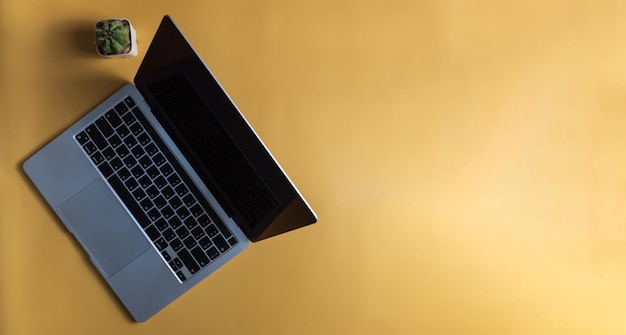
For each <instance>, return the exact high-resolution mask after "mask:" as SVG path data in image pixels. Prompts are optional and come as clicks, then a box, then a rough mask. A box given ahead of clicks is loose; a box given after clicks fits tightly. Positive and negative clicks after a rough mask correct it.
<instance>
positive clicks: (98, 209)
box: [59, 179, 150, 277]
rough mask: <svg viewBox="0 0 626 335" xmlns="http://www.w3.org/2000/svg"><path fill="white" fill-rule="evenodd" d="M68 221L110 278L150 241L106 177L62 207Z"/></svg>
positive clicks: (134, 257) (143, 249) (140, 252)
mask: <svg viewBox="0 0 626 335" xmlns="http://www.w3.org/2000/svg"><path fill="white" fill-rule="evenodd" d="M59 213H60V215H61V216H62V217H63V219H64V221H65V222H66V223H67V224H68V225H69V226H70V227H71V230H72V231H73V232H74V234H75V236H80V243H81V244H82V245H83V247H84V248H85V250H87V252H88V253H89V255H90V257H91V258H92V261H93V262H95V263H97V264H96V265H97V266H99V267H100V269H101V270H102V271H103V272H104V273H105V274H106V275H107V276H109V277H111V276H113V275H114V274H115V273H117V272H118V271H119V270H121V269H122V268H124V267H125V266H126V265H128V264H129V263H130V262H131V261H132V260H134V259H136V258H137V257H138V256H140V255H141V254H142V253H144V252H145V251H146V250H147V249H148V248H149V247H150V244H149V243H148V241H147V240H146V237H145V236H144V235H143V233H142V232H141V230H140V229H139V227H137V225H136V224H135V222H134V221H133V219H131V217H130V216H129V214H128V213H127V212H126V209H125V208H124V207H123V206H122V204H121V203H120V202H119V200H118V199H117V198H116V197H115V196H114V195H113V193H112V192H111V190H110V189H109V187H108V186H107V185H106V184H105V182H104V181H103V180H102V179H96V180H95V181H93V182H92V183H91V184H89V185H88V186H86V187H85V188H84V189H82V190H81V191H80V192H78V193H77V194H76V195H74V196H73V197H72V198H70V200H68V201H67V202H65V203H64V204H63V205H61V207H60V208H59Z"/></svg>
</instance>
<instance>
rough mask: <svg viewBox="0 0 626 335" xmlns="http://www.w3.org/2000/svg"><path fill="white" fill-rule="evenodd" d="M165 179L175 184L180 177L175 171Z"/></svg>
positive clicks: (178, 181)
mask: <svg viewBox="0 0 626 335" xmlns="http://www.w3.org/2000/svg"><path fill="white" fill-rule="evenodd" d="M155 163H156V162H155ZM167 181H169V182H170V185H172V186H176V185H178V184H179V183H180V177H179V176H178V175H177V174H176V173H174V174H172V175H171V176H169V177H168V178H167Z"/></svg>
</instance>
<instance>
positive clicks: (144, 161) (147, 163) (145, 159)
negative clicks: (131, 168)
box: [139, 155, 152, 169]
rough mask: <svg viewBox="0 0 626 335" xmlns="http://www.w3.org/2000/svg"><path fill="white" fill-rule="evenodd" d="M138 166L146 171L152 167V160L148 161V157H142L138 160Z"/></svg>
mask: <svg viewBox="0 0 626 335" xmlns="http://www.w3.org/2000/svg"><path fill="white" fill-rule="evenodd" d="M139 164H141V167H142V168H144V169H148V168H149V167H150V166H152V160H151V159H150V157H148V155H144V156H143V157H141V158H139Z"/></svg>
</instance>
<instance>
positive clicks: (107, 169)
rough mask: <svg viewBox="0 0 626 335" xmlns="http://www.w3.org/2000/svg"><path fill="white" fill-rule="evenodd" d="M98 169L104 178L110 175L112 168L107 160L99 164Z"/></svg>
mask: <svg viewBox="0 0 626 335" xmlns="http://www.w3.org/2000/svg"><path fill="white" fill-rule="evenodd" d="M98 169H99V170H100V173H102V175H103V176H104V177H105V178H108V177H109V176H110V175H112V174H113V168H112V167H111V165H109V163H107V162H104V163H102V164H100V165H99V166H98Z"/></svg>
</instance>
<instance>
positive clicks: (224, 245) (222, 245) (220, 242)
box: [213, 235, 230, 252]
mask: <svg viewBox="0 0 626 335" xmlns="http://www.w3.org/2000/svg"><path fill="white" fill-rule="evenodd" d="M213 243H215V245H216V246H217V248H218V249H219V250H220V251H221V252H224V251H226V250H227V249H229V248H230V245H228V242H226V240H225V239H224V238H223V237H222V235H217V236H215V237H214V238H213Z"/></svg>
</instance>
